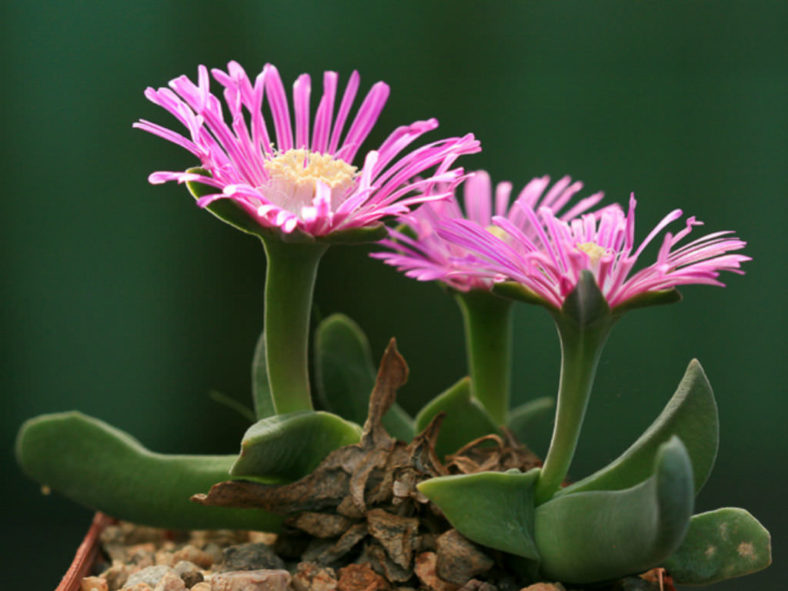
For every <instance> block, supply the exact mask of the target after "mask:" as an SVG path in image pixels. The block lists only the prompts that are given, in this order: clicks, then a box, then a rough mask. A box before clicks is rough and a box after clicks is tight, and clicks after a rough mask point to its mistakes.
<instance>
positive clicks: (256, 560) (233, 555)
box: [192, 544, 285, 571]
mask: <svg viewBox="0 0 788 591" xmlns="http://www.w3.org/2000/svg"><path fill="white" fill-rule="evenodd" d="M192 562H194V561H192ZM197 564H199V563H197ZM284 568H285V563H284V561H283V560H282V559H281V558H279V557H278V556H277V555H276V554H274V551H273V550H271V548H269V547H268V546H266V545H265V544H240V545H238V546H230V547H229V548H225V550H224V561H223V563H222V571H231V570H261V569H272V570H281V569H284Z"/></svg>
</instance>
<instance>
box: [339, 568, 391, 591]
mask: <svg viewBox="0 0 788 591" xmlns="http://www.w3.org/2000/svg"><path fill="white" fill-rule="evenodd" d="M338 589H339V591H384V590H387V589H389V584H388V583H387V582H386V580H385V579H384V578H383V577H381V576H380V575H379V574H378V573H376V572H375V571H374V570H372V568H371V567H370V566H369V565H368V564H349V565H348V566H346V567H345V568H341V569H339V585H338Z"/></svg>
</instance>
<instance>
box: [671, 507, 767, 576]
mask: <svg viewBox="0 0 788 591" xmlns="http://www.w3.org/2000/svg"><path fill="white" fill-rule="evenodd" d="M771 563H772V543H771V536H770V535H769V532H768V531H767V530H766V528H765V527H763V525H761V524H760V522H759V521H758V520H757V519H755V517H753V516H752V515H750V513H749V512H747V511H746V510H744V509H739V508H738V507H724V508H722V509H717V510H715V511H708V512H706V513H699V514H698V515H693V516H692V520H691V521H690V527H689V531H688V532H687V536H686V537H685V538H684V541H683V542H682V543H681V546H679V548H678V550H676V552H674V553H673V554H672V555H671V556H670V558H668V559H667V560H666V561H665V563H664V564H663V566H664V567H665V568H666V569H667V570H668V572H669V573H670V575H671V576H672V577H673V580H674V581H675V582H676V583H678V584H680V585H709V584H711V583H716V582H718V581H723V580H725V579H731V578H733V577H741V576H743V575H748V574H750V573H754V572H756V571H759V570H762V569H764V568H766V567H767V566H769V565H770V564H771Z"/></svg>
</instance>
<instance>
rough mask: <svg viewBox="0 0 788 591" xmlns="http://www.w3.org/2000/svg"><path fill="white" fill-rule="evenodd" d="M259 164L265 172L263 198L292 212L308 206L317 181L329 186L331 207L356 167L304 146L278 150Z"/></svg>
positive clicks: (340, 197)
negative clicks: (266, 176)
mask: <svg viewBox="0 0 788 591" xmlns="http://www.w3.org/2000/svg"><path fill="white" fill-rule="evenodd" d="M263 167H264V168H265V171H266V173H268V182H267V183H266V184H265V185H264V186H263V187H262V189H263V191H264V193H265V196H266V198H267V199H268V200H269V201H271V202H272V203H274V204H276V205H278V206H279V207H281V208H283V209H286V210H288V211H291V212H293V213H294V214H296V215H300V213H301V208H302V207H304V206H310V205H312V200H313V199H314V197H315V191H316V186H317V183H318V182H320V183H322V184H324V185H326V186H327V187H328V188H329V189H331V209H332V210H333V209H335V208H336V207H337V206H338V205H339V204H340V203H342V202H343V201H344V200H345V198H346V196H347V192H348V190H349V189H350V188H352V187H353V182H354V179H355V176H356V171H357V170H358V169H357V168H356V167H355V166H353V165H352V164H348V163H347V162H345V161H343V160H338V159H336V158H334V157H332V156H331V155H330V154H320V153H318V152H311V151H309V150H305V149H298V150H287V151H286V152H282V153H280V154H278V155H277V156H275V157H274V158H271V159H270V160H267V161H266V162H265V164H264V165H263Z"/></svg>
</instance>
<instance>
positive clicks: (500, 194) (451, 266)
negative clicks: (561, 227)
mask: <svg viewBox="0 0 788 591" xmlns="http://www.w3.org/2000/svg"><path fill="white" fill-rule="evenodd" d="M548 187H549V189H548ZM582 188H583V183H581V182H579V181H575V182H572V180H571V179H570V178H569V177H564V178H562V179H561V180H559V181H558V182H556V183H555V184H553V186H552V187H550V177H548V176H543V177H538V178H535V179H533V180H531V181H530V182H529V183H528V184H527V185H525V187H524V188H523V189H522V191H520V194H519V195H518V196H517V199H516V200H515V202H514V204H513V205H512V206H511V207H510V206H509V197H510V194H511V192H512V184H511V183H508V182H503V183H498V185H497V186H496V187H495V194H494V195H493V189H492V184H491V182H490V176H489V175H488V174H487V173H486V172H485V171H483V170H480V171H478V172H475V173H473V174H472V175H471V177H470V178H469V179H468V180H467V181H466V182H465V184H464V195H463V196H464V205H465V207H464V210H465V212H464V213H463V210H462V209H461V208H460V205H459V202H458V199H457V198H456V197H455V196H454V195H452V197H451V198H449V199H445V200H442V201H433V202H431V203H426V204H424V205H423V206H421V207H419V209H417V210H416V211H414V212H411V213H408V214H405V215H403V216H400V218H399V220H400V221H401V222H402V223H404V224H406V225H407V226H408V227H409V229H410V231H411V232H412V233H413V234H415V237H411V235H407V234H403V233H402V232H398V231H396V230H390V231H389V238H388V239H386V240H382V241H381V242H380V244H382V245H383V246H385V247H386V248H389V249H390V250H391V252H378V253H373V254H372V255H371V256H373V257H375V258H377V259H381V260H382V261H383V262H385V263H386V264H388V265H391V266H393V267H396V268H397V269H399V270H400V271H404V273H405V275H407V276H408V277H412V278H414V279H418V280H420V281H442V282H443V283H446V284H447V285H449V286H450V287H453V288H454V289H457V290H460V291H468V290H471V289H490V288H491V287H492V284H493V281H494V279H495V278H496V277H498V276H499V272H498V271H497V270H495V269H493V268H492V267H490V266H488V265H485V264H479V260H478V258H477V257H474V256H473V255H472V250H473V249H469V248H467V247H466V246H465V245H464V244H462V243H461V242H459V241H449V240H446V239H445V238H443V237H442V236H440V235H438V232H437V231H436V228H437V227H438V226H439V225H440V224H441V223H442V222H444V221H446V220H464V225H466V226H469V227H470V226H472V227H474V228H476V229H477V230H478V232H482V233H488V234H489V230H491V229H492V231H493V232H495V231H497V230H498V228H497V227H495V226H492V225H491V224H493V220H494V219H498V218H501V219H506V220H507V221H508V223H510V224H512V225H513V226H514V227H516V228H518V229H519V231H520V232H521V233H523V235H525V236H527V237H529V238H530V239H531V240H534V239H536V238H537V236H538V232H537V230H536V229H535V228H533V227H532V224H533V219H532V218H530V217H529V216H528V215H526V213H525V212H526V211H528V210H529V209H531V208H535V207H537V206H539V207H545V208H549V209H550V210H551V211H554V212H556V213H557V212H560V211H561V210H563V209H566V211H565V213H563V214H561V216H560V219H566V220H569V219H572V218H573V217H575V216H577V215H580V214H581V213H583V212H585V211H588V210H589V209H590V208H592V207H593V206H594V205H596V204H597V203H598V202H599V201H600V200H601V199H602V197H603V194H602V193H595V194H593V195H591V196H590V197H586V198H585V199H581V200H578V201H576V202H575V203H574V204H573V205H572V206H571V207H568V206H569V204H570V203H571V202H572V200H573V198H574V197H575V195H576V194H577V193H578V192H579V191H580V190H581V189H582ZM490 235H491V236H492V234H490Z"/></svg>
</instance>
